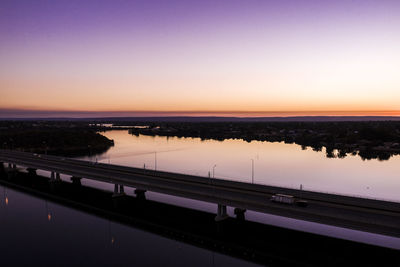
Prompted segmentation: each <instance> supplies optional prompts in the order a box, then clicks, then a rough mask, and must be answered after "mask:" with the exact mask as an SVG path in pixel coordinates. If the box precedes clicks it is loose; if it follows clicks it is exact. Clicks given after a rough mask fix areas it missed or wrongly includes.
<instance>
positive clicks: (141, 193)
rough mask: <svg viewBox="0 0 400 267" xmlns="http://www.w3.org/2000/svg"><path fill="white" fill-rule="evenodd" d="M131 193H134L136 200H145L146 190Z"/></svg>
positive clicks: (137, 189)
mask: <svg viewBox="0 0 400 267" xmlns="http://www.w3.org/2000/svg"><path fill="white" fill-rule="evenodd" d="M133 192H134V193H135V195H136V198H137V199H146V194H145V193H146V190H143V189H139V188H136V189H135V191H133Z"/></svg>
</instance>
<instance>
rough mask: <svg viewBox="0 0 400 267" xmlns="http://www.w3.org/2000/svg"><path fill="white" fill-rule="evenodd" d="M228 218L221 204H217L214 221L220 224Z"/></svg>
mask: <svg viewBox="0 0 400 267" xmlns="http://www.w3.org/2000/svg"><path fill="white" fill-rule="evenodd" d="M228 218H229V216H228V214H227V213H226V206H225V205H222V204H218V209H217V216H215V221H216V222H220V221H223V220H226V219H228Z"/></svg>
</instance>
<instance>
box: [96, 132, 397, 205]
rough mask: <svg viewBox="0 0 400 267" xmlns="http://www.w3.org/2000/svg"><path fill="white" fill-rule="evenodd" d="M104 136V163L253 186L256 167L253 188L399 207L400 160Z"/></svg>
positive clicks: (262, 145) (265, 145)
mask: <svg viewBox="0 0 400 267" xmlns="http://www.w3.org/2000/svg"><path fill="white" fill-rule="evenodd" d="M103 134H104V135H105V136H107V137H108V138H110V139H114V141H115V146H114V147H113V148H111V149H110V150H109V151H108V152H107V153H105V154H103V155H101V156H98V157H97V158H98V160H99V161H101V162H111V163H113V164H118V165H127V166H135V167H140V168H143V167H144V165H145V166H146V168H148V169H154V168H155V167H156V168H157V169H158V170H165V171H171V172H179V173H187V174H195V175H200V176H205V177H207V176H208V173H209V172H210V175H211V176H213V172H214V175H215V177H218V178H223V179H230V180H237V181H244V182H252V172H253V171H252V169H253V168H252V162H253V161H254V183H259V184H267V185H277V186H283V187H290V188H299V187H300V185H303V189H304V190H311V191H320V192H331V193H336V194H344V195H351V196H362V197H367V198H377V199H385V200H392V201H398V202H400V194H399V192H400V175H399V173H400V157H399V156H395V157H392V158H391V159H390V160H388V161H378V160H370V161H363V160H362V159H361V158H360V157H358V156H348V157H346V158H344V159H339V158H334V159H332V158H326V157H325V153H322V152H315V151H312V150H311V149H308V150H305V151H304V150H302V149H301V147H300V146H298V145H294V144H284V143H269V142H259V141H253V142H251V143H248V142H245V141H240V140H225V141H222V142H220V141H214V140H207V141H201V139H199V138H176V137H172V138H167V137H157V136H156V137H152V136H143V135H140V136H138V137H137V136H133V135H129V134H128V133H127V131H115V130H114V131H108V132H105V133H103ZM92 160H95V159H94V158H93V159H92ZM215 165H216V166H215ZM214 166H215V167H214Z"/></svg>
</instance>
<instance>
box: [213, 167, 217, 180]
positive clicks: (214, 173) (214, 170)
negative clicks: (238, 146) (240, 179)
mask: <svg viewBox="0 0 400 267" xmlns="http://www.w3.org/2000/svg"><path fill="white" fill-rule="evenodd" d="M215 167H217V164H214V166H213V168H212V170H213V171H212V174H213V175H212V176H213V177H212V178H215Z"/></svg>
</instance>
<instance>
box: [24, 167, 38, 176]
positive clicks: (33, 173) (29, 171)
mask: <svg viewBox="0 0 400 267" xmlns="http://www.w3.org/2000/svg"><path fill="white" fill-rule="evenodd" d="M26 170H27V171H28V173H29V175H31V176H36V169H35V168H27V169H26Z"/></svg>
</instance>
